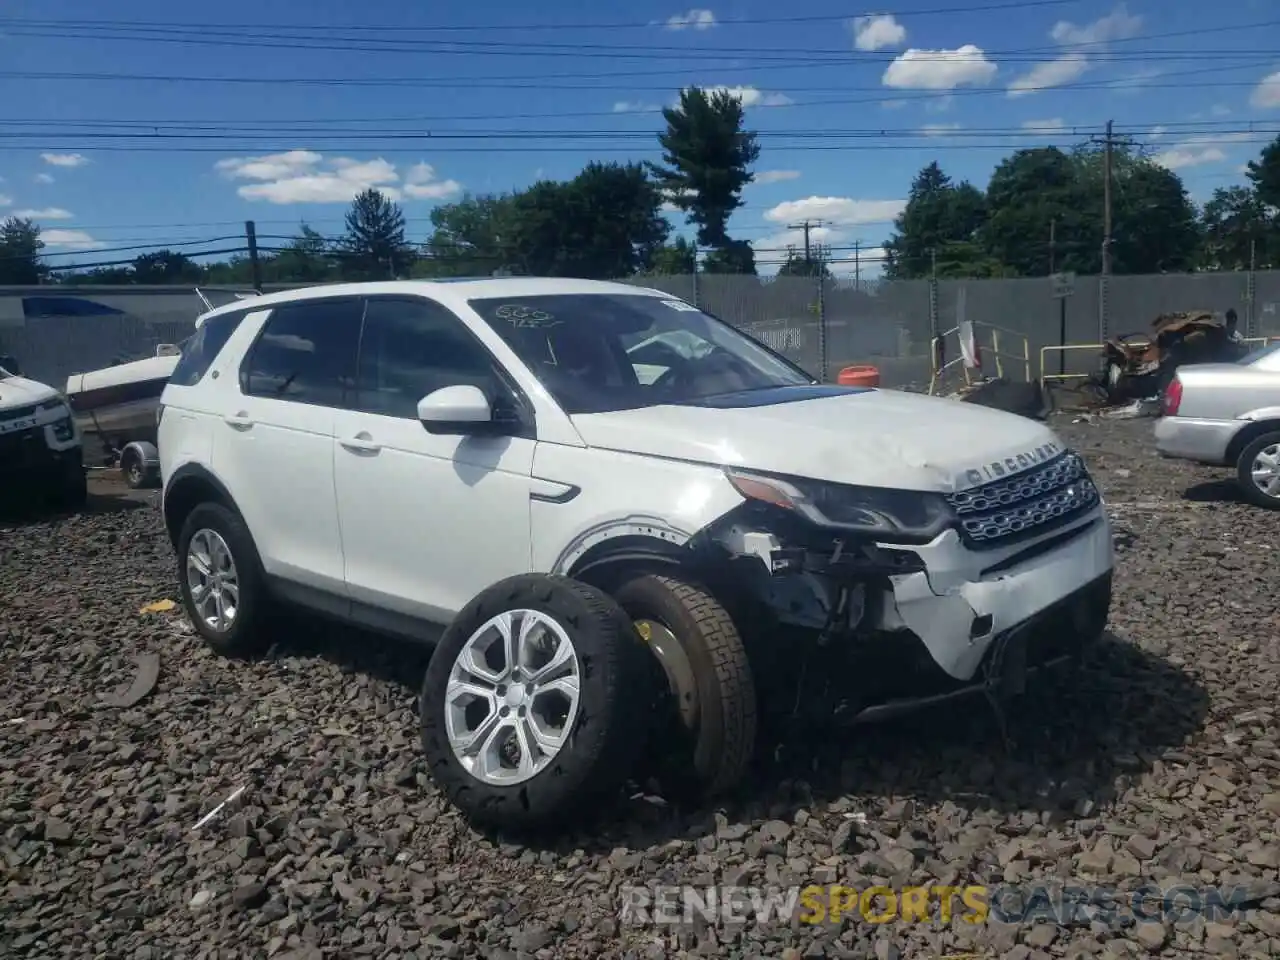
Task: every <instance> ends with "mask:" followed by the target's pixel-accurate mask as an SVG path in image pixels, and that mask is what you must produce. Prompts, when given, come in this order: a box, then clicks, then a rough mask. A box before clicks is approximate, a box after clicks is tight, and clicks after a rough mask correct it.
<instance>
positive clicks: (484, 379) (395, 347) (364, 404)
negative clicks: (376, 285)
mask: <svg viewBox="0 0 1280 960" xmlns="http://www.w3.org/2000/svg"><path fill="white" fill-rule="evenodd" d="M457 384H471V385H473V386H476V387H479V388H480V389H481V390H483V391H484V392H485V395H486V396H488V397H490V398H491V399H492V398H493V397H494V391H495V390H496V388H497V386H498V378H497V375H496V374H495V372H494V366H493V359H492V358H491V357H490V355H489V353H488V351H487V350H485V348H484V346H483V344H481V343H480V342H479V341H478V340H476V339H475V337H474V336H472V334H471V332H470V331H468V330H467V328H466V325H465V324H464V323H463V322H462V320H460V319H459V318H458V317H457V316H455V315H454V314H453V313H452V312H451V311H450V310H448V309H447V308H446V307H444V306H442V305H440V304H438V303H435V302H433V301H430V300H422V299H417V298H373V299H370V300H369V301H368V302H367V306H366V307H365V314H364V334H363V336H362V338H361V340H360V373H359V389H358V391H357V395H356V402H355V408H356V409H358V410H363V411H365V412H367V413H379V414H382V415H384V416H388V417H406V418H409V419H413V420H416V419H417V417H418V401H419V400H421V399H422V398H423V397H425V396H426V395H427V394H429V393H431V392H432V391H433V390H438V389H440V388H441V387H451V386H455V385H457Z"/></svg>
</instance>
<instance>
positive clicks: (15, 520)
mask: <svg viewBox="0 0 1280 960" xmlns="http://www.w3.org/2000/svg"><path fill="white" fill-rule="evenodd" d="M145 506H147V504H146V503H145V502H142V501H141V500H139V499H136V498H131V497H127V496H123V495H116V494H98V493H91V494H89V499H88V500H87V501H86V502H85V505H84V506H83V507H82V508H80V509H79V510H66V509H63V508H61V507H48V506H41V505H38V504H36V505H27V506H22V507H16V508H15V507H8V508H0V527H7V528H15V527H26V526H34V525H36V524H39V523H52V522H54V521H58V520H66V519H69V518H70V517H74V516H76V515H79V514H88V515H92V516H101V515H103V514H109V513H123V512H125V511H128V510H138V509H141V508H142V507H145Z"/></svg>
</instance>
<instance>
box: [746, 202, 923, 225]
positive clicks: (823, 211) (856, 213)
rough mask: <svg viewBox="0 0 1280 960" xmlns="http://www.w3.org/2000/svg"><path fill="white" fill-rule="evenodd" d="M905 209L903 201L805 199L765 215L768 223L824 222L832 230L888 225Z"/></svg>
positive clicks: (785, 204)
mask: <svg viewBox="0 0 1280 960" xmlns="http://www.w3.org/2000/svg"><path fill="white" fill-rule="evenodd" d="M906 205H907V201H905V200H854V199H853V198H851V197H805V198H804V199H802V200H787V201H785V202H783V203H779V204H778V205H777V206H774V207H771V208H770V209H769V210H767V211H765V215H764V218H765V219H766V220H768V221H769V222H770V223H786V222H788V221H792V220H825V221H826V222H827V223H829V224H832V225H835V226H843V227H852V226H857V225H858V224H863V223H889V222H890V221H892V220H893V218H894V217H896V216H897V215H898V214H899V213H901V212H902V208H903V207H905V206H906Z"/></svg>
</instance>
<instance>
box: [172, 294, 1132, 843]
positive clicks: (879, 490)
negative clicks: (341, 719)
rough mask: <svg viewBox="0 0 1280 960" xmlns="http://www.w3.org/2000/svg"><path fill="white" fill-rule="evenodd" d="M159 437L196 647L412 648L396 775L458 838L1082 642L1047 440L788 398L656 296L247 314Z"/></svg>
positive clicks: (727, 343)
mask: <svg viewBox="0 0 1280 960" xmlns="http://www.w3.org/2000/svg"><path fill="white" fill-rule="evenodd" d="M161 402H162V408H161V417H160V428H159V451H160V461H161V473H162V481H163V485H164V500H163V503H164V514H165V520H166V523H167V526H168V529H169V532H170V535H171V537H172V540H173V542H174V545H175V548H176V550H177V553H178V557H179V572H180V576H181V579H182V591H183V599H184V604H185V606H186V609H187V612H188V615H189V616H190V618H191V620H192V622H193V624H194V626H195V628H196V629H197V631H199V632H200V634H201V635H202V636H203V637H204V638H205V640H206V641H207V642H208V643H209V644H210V645H212V646H213V647H214V648H215V649H218V650H222V651H225V652H228V653H230V652H243V651H247V650H249V649H252V648H253V647H255V646H257V645H261V644H263V643H265V642H269V637H268V636H267V635H266V634H265V633H264V628H265V623H266V621H264V619H263V612H264V610H265V608H266V606H267V605H268V604H274V603H278V602H288V603H297V604H302V605H304V606H307V607H310V608H311V609H313V610H316V611H320V612H323V613H326V614H329V615H332V616H336V617H339V618H342V619H344V620H346V621H348V622H351V623H355V624H359V625H363V626H366V627H370V628H373V629H375V630H379V631H384V632H388V633H394V634H399V635H402V636H406V637H412V638H420V639H424V640H428V641H431V642H435V643H436V644H437V646H436V649H435V652H434V654H433V656H432V659H431V664H430V667H429V669H428V673H427V676H426V678H425V680H424V686H423V700H422V711H421V714H422V723H423V742H424V748H425V750H426V752H427V754H428V758H429V760H430V763H431V769H432V772H433V776H434V777H435V778H436V780H437V782H438V783H440V784H441V785H442V786H443V787H444V788H445V789H446V791H447V792H448V793H449V795H450V796H451V797H452V798H453V799H454V801H455V802H457V803H458V804H459V805H460V806H462V807H463V808H464V809H465V810H466V811H467V812H468V813H469V814H470V815H471V816H473V817H474V818H477V819H479V820H482V821H483V820H487V821H490V822H498V823H507V824H510V823H513V822H520V823H545V822H554V821H556V820H559V819H562V818H563V817H564V816H565V815H566V814H565V811H566V810H567V809H569V807H570V806H578V807H580V806H581V805H582V804H584V803H586V802H587V801H588V799H589V798H591V797H594V796H597V795H598V794H599V792H600V791H601V790H603V789H607V788H610V787H613V786H616V785H617V783H618V781H619V780H620V778H622V777H624V776H625V775H626V774H627V773H628V772H629V771H630V770H631V769H632V767H633V766H634V763H635V762H637V760H638V758H639V757H640V756H641V746H642V741H645V740H646V738H648V741H649V742H650V743H654V742H656V743H658V744H659V745H660V751H661V752H662V753H663V755H664V757H665V762H666V763H667V764H668V766H669V767H671V768H672V769H675V767H674V766H672V764H675V765H676V766H678V768H679V770H680V771H681V774H680V775H679V776H677V777H676V779H678V780H679V779H680V778H681V777H683V779H682V780H681V782H682V783H685V784H689V785H693V786H695V787H696V788H697V789H699V790H703V791H707V790H709V791H715V790H718V789H722V788H724V787H726V786H728V785H730V784H732V783H733V782H734V781H735V780H736V779H737V778H738V777H739V775H740V774H741V773H742V771H743V769H744V767H745V765H746V763H747V761H748V760H749V759H750V756H751V752H752V747H753V744H754V740H755V737H756V727H757V722H758V720H766V719H769V718H771V717H772V716H774V715H777V716H778V717H779V718H780V719H785V718H789V717H791V716H792V715H794V714H795V713H796V712H797V711H802V712H804V713H805V714H807V715H808V716H810V717H812V718H815V719H816V720H817V721H818V722H821V723H823V724H825V725H829V724H830V723H832V722H835V721H837V720H843V719H850V720H853V719H867V718H872V717H875V716H877V715H880V716H883V715H885V714H886V713H887V712H891V711H894V710H899V709H904V708H909V707H913V706H917V705H919V704H920V703H922V702H929V701H934V700H938V699H943V698H949V697H955V696H960V695H965V694H969V693H974V692H986V693H988V694H991V693H999V692H1006V693H1017V692H1019V691H1020V690H1021V689H1022V687H1023V682H1024V677H1025V676H1026V674H1027V673H1028V672H1029V671H1031V670H1033V669H1034V668H1037V667H1039V666H1042V665H1045V664H1048V663H1052V662H1056V661H1059V660H1062V659H1065V658H1069V657H1072V656H1076V655H1078V654H1079V653H1080V651H1081V650H1082V649H1084V648H1085V647H1086V646H1087V644H1088V642H1089V641H1091V640H1093V639H1094V638H1096V637H1097V636H1099V635H1100V634H1101V633H1102V631H1103V628H1104V627H1105V624H1106V621H1107V616H1108V610H1109V606H1110V597H1111V575H1112V567H1113V553H1112V539H1111V531H1110V528H1109V524H1108V520H1107V517H1106V514H1105V512H1104V510H1103V504H1102V500H1101V497H1100V494H1099V492H1098V490H1097V488H1096V487H1095V486H1094V484H1093V482H1092V480H1091V479H1090V477H1089V474H1088V471H1087V470H1086V468H1085V464H1084V461H1083V460H1082V459H1081V458H1080V457H1079V456H1078V455H1077V454H1076V453H1074V452H1072V451H1070V450H1068V449H1066V448H1065V447H1064V446H1063V444H1062V442H1061V441H1060V440H1059V439H1058V438H1057V436H1056V435H1055V434H1054V433H1053V432H1052V431H1051V430H1050V429H1049V428H1048V427H1047V426H1045V425H1044V424H1041V423H1038V422H1035V421H1032V420H1029V419H1024V418H1021V417H1018V416H1015V415H1013V414H1008V413H1003V412H1000V411H996V410H992V409H989V408H984V407H979V406H975V405H971V404H966V403H962V402H958V401H952V400H946V399H939V398H933V397H927V396H920V395H915V394H908V393H901V392H897V391H893V390H883V389H865V388H851V387H843V386H834V385H830V384H824V383H820V382H817V381H815V380H814V379H813V378H812V377H810V376H809V375H808V374H806V373H805V372H804V371H802V370H800V369H799V368H797V367H796V366H794V365H793V364H791V363H790V362H789V361H787V360H786V359H784V358H782V357H781V356H779V355H778V354H776V353H774V352H773V351H771V350H769V349H767V348H766V347H764V346H763V345H761V344H760V343H758V342H756V341H755V340H753V339H751V338H749V337H747V336H746V335H744V334H742V333H741V332H739V331H737V330H736V329H734V328H733V327H731V326H729V325H728V324H725V323H723V322H722V321H720V320H718V319H716V318H714V317H712V316H709V315H708V314H706V313H705V312H703V311H702V310H700V309H699V308H697V307H695V306H693V305H691V304H689V303H686V302H684V301H682V300H679V299H677V298H675V297H672V296H671V295H669V294H666V293H663V292H661V291H658V290H651V289H645V288H642V287H637V286H631V285H626V284H618V283H604V282H596V281H583V280H569V279H538V278H500V279H499V278H483V279H476V280H458V281H448V282H444V281H438V282H387V283H367V284H351V285H339V286H328V287H318V288H310V289H305V290H294V291H289V292H287V293H281V294H272V295H268V296H264V297H261V298H257V299H255V300H253V301H251V302H248V303H239V304H234V305H231V306H229V307H224V308H220V309H218V310H214V311H212V312H210V313H208V314H206V315H205V316H204V317H203V318H202V322H201V325H200V330H199V333H198V334H197V335H196V337H195V338H194V339H193V341H192V342H191V343H190V344H188V346H187V349H186V350H185V351H184V354H183V357H182V360H181V361H180V362H179V364H178V367H177V369H176V370H175V371H174V374H173V376H172V378H171V379H170V381H169V385H168V386H167V387H166V389H165V392H164V395H163V397H162V401H161ZM758 714H759V715H760V716H758ZM667 722H669V723H670V724H671V726H670V728H669V729H668V728H665V727H664V728H660V729H659V728H658V727H657V726H656V725H658V724H661V723H667ZM677 744H679V746H678V747H677V746H676V745H677ZM673 758H678V763H677V761H676V760H673Z"/></svg>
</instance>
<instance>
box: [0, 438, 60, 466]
mask: <svg viewBox="0 0 1280 960" xmlns="http://www.w3.org/2000/svg"><path fill="white" fill-rule="evenodd" d="M48 449H49V448H48V447H47V446H46V445H45V442H44V427H30V428H28V429H26V430H15V431H13V432H12V433H0V470H17V469H21V468H22V467H26V466H29V465H30V464H31V463H32V462H34V461H37V460H38V459H39V457H40V454H41V453H47V452H48Z"/></svg>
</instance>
